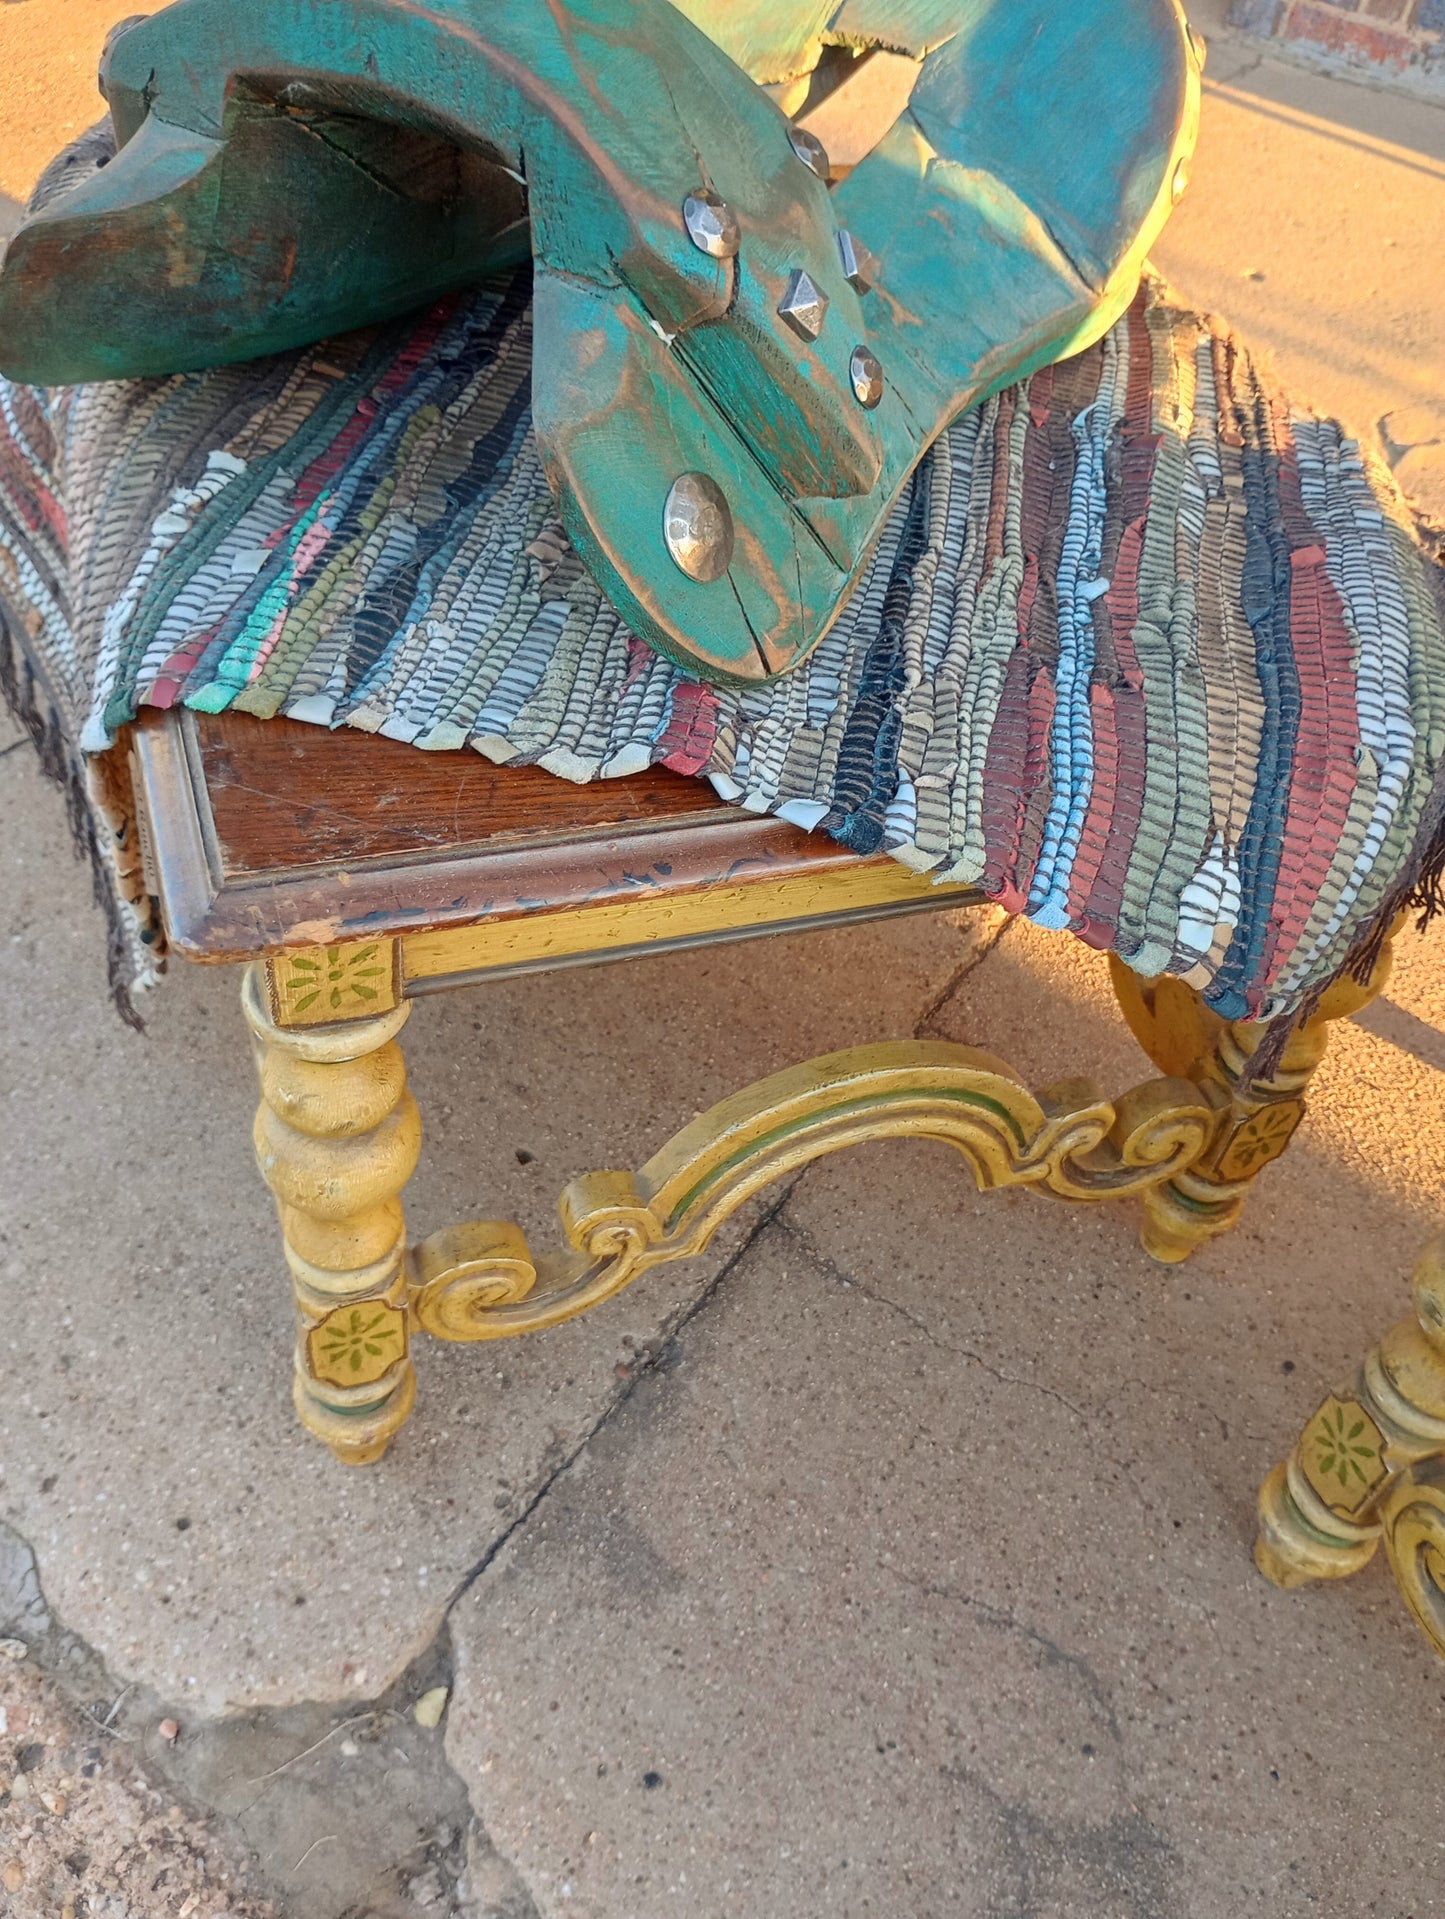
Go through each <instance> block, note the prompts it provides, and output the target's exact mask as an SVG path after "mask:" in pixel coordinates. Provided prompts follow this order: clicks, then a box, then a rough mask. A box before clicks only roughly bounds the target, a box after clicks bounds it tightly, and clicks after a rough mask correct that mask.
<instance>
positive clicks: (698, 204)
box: [682, 187, 742, 260]
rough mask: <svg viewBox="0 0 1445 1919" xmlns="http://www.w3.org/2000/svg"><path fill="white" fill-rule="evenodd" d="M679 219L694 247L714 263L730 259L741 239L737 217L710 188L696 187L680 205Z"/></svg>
mask: <svg viewBox="0 0 1445 1919" xmlns="http://www.w3.org/2000/svg"><path fill="white" fill-rule="evenodd" d="M682 217H683V222H684V224H685V225H686V227H687V232H688V238H689V239H690V240H691V241H692V243H693V245H694V246H695V247H697V248H698V249H699V250H700V251H701V252H703V253H710V254H711V255H712V257H713V259H714V260H731V259H732V257H733V255H734V254H735V253H736V252H737V250H738V244H739V242H740V240H741V238H742V235H741V233H740V231H739V228H738V216H737V215H736V214H735V213H734V212H733V210H732V208H731V207H730V206H729V205H728V203H727V201H726V200H724V199H723V198H722V196H721V195H720V194H717V193H714V192H713V190H712V188H711V187H699V188H698V190H697V192H696V193H690V194H689V195H688V196H687V198H686V199H685V200H684V201H683V203H682Z"/></svg>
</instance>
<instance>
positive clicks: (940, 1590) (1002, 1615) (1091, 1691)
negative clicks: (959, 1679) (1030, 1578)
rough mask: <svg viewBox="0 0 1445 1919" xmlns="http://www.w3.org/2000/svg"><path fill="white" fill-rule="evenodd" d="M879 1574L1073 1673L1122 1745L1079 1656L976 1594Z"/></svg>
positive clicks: (1105, 1698) (889, 1568)
mask: <svg viewBox="0 0 1445 1919" xmlns="http://www.w3.org/2000/svg"><path fill="white" fill-rule="evenodd" d="M883 1570H884V1571H885V1572H886V1573H887V1574H888V1576H889V1578H890V1579H894V1580H896V1581H897V1582H898V1584H899V1585H900V1586H907V1587H908V1588H909V1589H910V1590H911V1591H913V1592H917V1593H919V1594H921V1595H922V1596H923V1597H924V1598H925V1599H941V1600H943V1601H944V1602H945V1604H947V1605H950V1606H962V1607H965V1608H966V1609H967V1610H968V1611H970V1612H972V1613H974V1614H976V1615H977V1617H978V1618H979V1619H981V1620H982V1621H983V1623H984V1625H986V1626H994V1627H997V1628H998V1629H999V1630H1000V1631H1001V1632H1011V1633H1017V1634H1018V1636H1019V1637H1020V1638H1022V1639H1026V1640H1028V1642H1029V1643H1030V1645H1033V1646H1036V1647H1037V1648H1038V1650H1039V1652H1040V1653H1041V1654H1042V1655H1043V1659H1044V1663H1045V1664H1046V1665H1049V1666H1058V1667H1062V1668H1064V1669H1065V1670H1067V1671H1069V1672H1073V1673H1077V1674H1078V1676H1079V1678H1080V1680H1081V1681H1082V1682H1083V1686H1084V1690H1085V1692H1086V1693H1087V1694H1088V1695H1089V1697H1090V1699H1091V1700H1092V1701H1093V1702H1094V1706H1095V1708H1096V1710H1097V1713H1098V1716H1099V1719H1100V1720H1101V1722H1102V1723H1103V1725H1104V1726H1105V1727H1106V1728H1107V1730H1108V1733H1109V1736H1110V1738H1111V1739H1114V1740H1115V1741H1117V1742H1119V1743H1120V1744H1122V1742H1123V1738H1124V1734H1123V1729H1122V1727H1121V1726H1120V1724H1119V1716H1118V1714H1117V1713H1116V1712H1115V1710H1114V1702H1113V1699H1112V1698H1111V1697H1110V1694H1109V1689H1108V1687H1107V1686H1106V1685H1105V1684H1104V1682H1103V1680H1102V1679H1101V1678H1100V1677H1099V1675H1098V1674H1097V1673H1096V1672H1095V1671H1094V1668H1093V1665H1092V1664H1091V1663H1090V1661H1089V1660H1088V1659H1086V1658H1085V1657H1084V1655H1083V1654H1082V1653H1077V1652H1067V1651H1066V1650H1065V1649H1064V1648H1063V1647H1062V1646H1061V1645H1059V1643H1058V1641H1057V1640H1055V1639H1051V1638H1050V1637H1049V1635H1048V1634H1047V1633H1045V1632H1041V1631H1040V1630H1039V1629H1038V1627H1037V1626H1030V1625H1029V1624H1028V1623H1027V1622H1026V1621H1025V1620H1022V1619H1020V1618H1019V1617H1018V1615H1017V1613H1013V1612H1010V1611H1009V1610H1008V1609H1007V1608H1006V1607H1003V1606H995V1605H994V1604H993V1603H992V1601H990V1600H987V1599H980V1598H979V1596H978V1595H977V1593H965V1592H958V1591H956V1590H955V1589H954V1588H953V1587H951V1586H942V1585H939V1584H938V1583H937V1582H936V1581H934V1580H927V1579H914V1578H910V1577H909V1575H908V1574H907V1573H906V1572H901V1571H900V1570H899V1569H898V1567H896V1566H894V1565H885V1566H884V1568H883Z"/></svg>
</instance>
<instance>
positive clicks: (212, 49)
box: [0, 0, 1198, 681]
mask: <svg viewBox="0 0 1445 1919" xmlns="http://www.w3.org/2000/svg"><path fill="white" fill-rule="evenodd" d="M829 48H835V49H842V50H843V51H842V53H841V54H837V55H832V56H829V55H827V54H826V51H825V50H826V49H829ZM874 49H880V50H886V52H887V53H888V54H889V55H892V56H898V55H902V56H904V57H905V58H906V59H909V60H911V61H913V62H915V63H916V77H915V78H914V81H913V85H912V88H911V95H910V96H909V97H908V99H907V104H906V105H905V106H904V108H903V110H902V111H901V112H900V113H899V114H898V116H897V118H896V120H895V121H894V122H893V124H892V125H891V126H890V127H889V128H888V129H887V130H886V131H885V132H884V133H883V135H882V137H881V138H880V139H879V140H878V141H877V143H876V145H874V146H873V148H872V150H871V151H870V152H869V153H868V154H867V156H866V157H865V158H863V159H862V160H861V162H860V163H859V164H858V165H856V166H854V167H853V168H852V170H851V171H850V172H848V174H847V177H846V178H844V179H842V180H841V181H839V182H837V183H836V184H833V185H831V186H830V181H829V166H828V160H827V156H826V154H825V153H824V152H823V150H822V147H821V144H820V142H819V140H818V139H817V138H816V137H815V136H814V135H812V134H810V133H809V132H808V131H807V129H806V127H803V126H799V125H798V124H797V122H796V121H790V120H789V119H787V118H786V117H785V116H784V113H783V112H782V111H781V109H780V107H779V105H778V104H777V103H776V101H775V99H774V98H773V97H770V95H769V93H768V92H767V91H765V90H764V87H765V86H775V87H778V88H780V89H782V90H785V92H784V99H785V104H791V103H792V101H791V98H790V97H789V96H792V97H796V96H798V94H799V92H800V90H806V89H807V86H808V79H809V75H810V74H813V73H814V72H815V69H817V68H818V67H819V62H820V59H821V60H824V61H825V63H826V60H827V59H828V58H832V59H833V60H834V61H835V63H836V61H837V59H839V58H841V59H843V60H844V61H845V62H846V61H847V60H849V59H850V58H852V59H862V58H866V56H867V55H868V54H869V53H870V52H871V51H872V50H874ZM102 85H103V90H104V92H105V94H106V97H107V100H108V102H109V105H110V111H111V117H112V120H113V122H114V127H115V133H116V140H117V144H118V149H119V150H118V152H117V155H116V157H115V159H114V160H113V161H112V162H111V163H110V164H109V165H108V166H107V167H106V168H105V169H104V170H103V171H101V172H99V173H97V174H95V175H93V176H92V177H91V178H89V179H87V180H86V181H84V182H83V183H82V184H81V185H79V186H77V187H76V188H75V189H74V190H72V191H71V192H69V193H67V194H64V195H62V196H61V197H59V198H58V199H55V200H52V201H51V202H50V203H48V204H47V205H46V206H44V207H43V208H42V209H41V210H40V211H38V212H37V213H36V214H34V215H33V216H32V217H31V218H30V219H29V220H28V221H27V223H26V224H25V225H24V226H22V228H21V229H20V231H19V233H18V234H17V235H16V236H15V238H14V240H13V241H12V243H11V246H10V249H9V252H8V254H7V255H6V257H5V260H4V265H3V269H0V371H3V372H4V373H6V374H7V375H8V376H9V377H10V378H12V379H16V380H21V381H27V382H34V383H38V384H47V385H53V384H64V383H69V382H73V381H81V380H102V379H116V378H130V377H134V376H138V375H151V374H165V373H173V372H178V371H185V370H189V369H193V368H198V367H204V366H209V365H215V364H218V363H223V362H229V361H237V360H245V359H250V358H253V357H256V356H259V355H263V354H268V353H275V352H279V351H282V350H284V349H289V348H294V347H297V346H300V345H303V344H306V343H309V342H311V341H314V340H317V339H319V338H322V337H324V336H325V335H327V334H329V333H333V332H337V331H340V330H343V329H345V328H349V327H356V326H359V325H363V324H369V323H372V322H376V321H381V320H386V319H389V318H391V317H393V316H395V315H397V314H400V313H403V312H405V311H407V310H408V309H410V308H413V307H416V306H419V305H421V304H423V303H425V302H427V301H429V300H431V299H434V298H435V297H437V296H438V295H440V294H443V293H446V292H449V291H452V290H454V289H456V288H459V287H462V286H465V285H467V284H469V283H472V282H475V281H476V280H477V279H479V278H481V277H482V276H484V275H486V274H488V273H492V272H495V271H497V270H498V269H500V268H503V267H505V266H508V265H511V264H514V263H516V262H518V261H519V260H524V259H525V258H526V256H527V255H528V254H529V253H530V254H531V256H532V258H533V260H534V262H535V309H534V310H535V327H536V334H535V373H534V395H533V403H534V410H535V423H536V431H537V439H538V445H539V447H540V450H541V454H542V458H543V460H544V462H545V464H546V469H547V474H548V478H549V480H550V482H551V485H552V488H553V490H554V492H555V494H556V497H557V500H558V502H559V507H560V511H561V514H562V518H563V521H564V523H565V525H566V527H567V530H568V532H569V534H570V535H571V537H572V539H573V540H574V542H575V543H576V545H577V547H578V550H579V551H580V553H581V554H582V556H583V558H584V560H585V561H586V563H587V564H588V566H589V567H590V569H591V571H592V572H593V574H594V575H595V576H596V578H597V579H598V581H599V582H600V583H601V585H602V586H603V588H604V589H605V590H606V592H607V593H608V595H609V596H610V598H611V599H612V600H613V602H614V603H615V604H616V605H617V607H618V608H619V609H620V610H621V612H622V613H623V615H624V617H625V618H626V619H627V620H628V622H629V623H630V624H631V626H632V627H633V628H634V630H635V631H636V632H638V633H639V634H641V635H642V636H643V637H644V638H645V639H647V640H648V641H650V642H651V644H652V645H654V646H655V647H657V648H659V649H660V650H661V651H662V652H664V653H666V654H668V655H669V656H670V657H672V658H673V659H675V660H677V661H679V662H680V663H681V664H683V665H684V666H688V667H691V668H692V669H693V670H695V671H697V672H699V673H701V674H703V675H705V676H707V677H709V678H713V679H720V680H732V681H760V680H766V679H769V678H772V677H773V676H775V675H776V674H779V673H781V672H783V671H785V670H786V669H787V668H788V667H790V666H792V665H793V664H795V663H796V662H797V661H798V660H800V659H801V658H803V657H804V655H806V654H807V653H808V651H809V650H810V649H811V648H812V647H813V646H814V645H816V643H817V641H818V640H819V639H820V638H821V637H822V635H823V633H824V632H826V630H827V628H828V626H829V625H830V623H831V621H832V620H833V618H834V617H835V615H836V613H837V611H838V610H839V608H840V606H841V605H842V604H843V603H844V601H845V600H846V598H847V595H848V593H849V591H850V589H851V587H852V585H853V583H854V581H855V580H856V578H857V576H858V573H859V570H860V568H861V567H862V565H863V562H864V561H865V559H866V558H867V556H868V554H869V552H870V550H871V547H872V545H873V543H874V541H875V539H876V537H877V535H878V534H879V532H880V530H881V528H882V526H883V523H884V521H885V519H886V517H887V514H888V511H889V509H890V507H891V506H892V505H893V503H894V501H895V499H896V498H897V495H898V493H899V491H900V489H901V488H902V486H903V484H904V482H905V481H906V479H907V477H908V474H909V473H910V471H911V470H912V468H913V466H914V463H915V462H916V461H917V459H918V458H919V455H920V454H921V453H922V452H923V451H924V449H925V448H926V447H927V445H928V444H929V442H930V441H931V440H932V439H933V438H934V436H935V435H936V434H937V433H938V432H939V431H940V430H941V429H942V428H943V427H944V426H945V425H946V424H947V423H948V421H949V420H950V419H951V418H953V417H954V415H956V414H957V413H958V412H960V411H961V410H962V409H963V408H965V407H967V406H970V405H972V404H974V403H976V402H977V401H978V400H980V399H982V398H983V397H984V396H985V395H986V394H988V393H989V392H992V391H994V390H995V389H996V388H998V387H999V386H1001V385H1003V384H1005V383H1006V382H1008V381H1011V380H1014V379H1016V378H1018V377H1020V376H1021V375H1022V374H1024V373H1026V372H1028V371H1031V370H1032V369H1033V368H1035V367H1037V366H1040V365H1043V364H1046V363H1047V362H1049V361H1051V360H1055V359H1058V358H1061V357H1062V356H1064V355H1065V354H1068V353H1071V352H1074V351H1076V350H1078V349H1079V348H1081V347H1083V346H1084V345H1086V344H1088V343H1089V342H1090V341H1092V340H1093V339H1095V338H1097V337H1098V336H1099V334H1101V333H1102V332H1103V331H1104V330H1105V329H1106V328H1107V327H1108V326H1109V325H1111V324H1112V323H1113V321H1114V320H1115V319H1116V318H1117V317H1118V315H1119V313H1120V312H1121V311H1122V310H1123V308H1124V307H1125V306H1126V305H1127V303H1128V301H1129V300H1130V298H1131V297H1132V295H1133V293H1134V290H1135V287H1136V285H1137V282H1138V278H1139V273H1140V270H1141V268H1142V264H1143V260H1144V255H1145V251H1146V249H1147V247H1148V246H1149V245H1150V244H1151V242H1152V241H1153V239H1154V237H1155V235H1156V234H1157V233H1158V231H1159V229H1160V227H1161V226H1162V225H1163V223H1164V221H1165V219H1166V218H1167V216H1168V213H1169V211H1170V208H1171V206H1172V204H1173V202H1174V200H1175V199H1177V197H1178V195H1179V193H1180V191H1182V187H1183V181H1184V175H1185V169H1186V167H1187V163H1188V156H1189V153H1190V151H1191V149H1192V144H1193V139H1194V132H1195V127H1196V123H1197V115H1198V60H1197V57H1196V53H1195V49H1194V44H1193V42H1192V40H1191V39H1190V37H1189V35H1188V30H1187V28H1186V26H1185V24H1184V20H1183V15H1182V13H1181V12H1180V10H1179V6H1178V4H1177V0H1067V4H1066V3H1065V0H767V4H763V0H681V3H680V5H679V6H673V5H670V4H668V0H244V3H242V0H178V4H176V5H173V6H171V7H168V8H167V9H166V10H165V11H164V12H162V13H159V14H156V15H153V16H151V17H150V18H148V19H142V20H140V21H138V22H135V23H131V24H128V25H127V26H126V28H125V29H124V30H123V31H121V32H119V33H118V34H117V35H115V36H114V37H113V39H112V42H111V44H110V45H109V47H108V49H107V54H106V59H105V63H104V67H103V72H102ZM795 110H796V109H795Z"/></svg>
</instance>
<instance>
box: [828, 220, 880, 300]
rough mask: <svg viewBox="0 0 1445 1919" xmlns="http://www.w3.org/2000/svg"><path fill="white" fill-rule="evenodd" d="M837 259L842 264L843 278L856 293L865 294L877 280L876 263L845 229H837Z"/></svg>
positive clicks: (859, 241) (861, 243)
mask: <svg viewBox="0 0 1445 1919" xmlns="http://www.w3.org/2000/svg"><path fill="white" fill-rule="evenodd" d="M838 258H839V259H840V260H841V261H842V262H843V278H844V279H845V280H846V281H847V282H848V284H849V286H850V287H852V288H853V290H854V291H855V292H856V293H866V292H867V291H868V289H869V288H870V287H871V286H872V284H873V282H874V281H875V280H876V279H877V278H878V262H877V261H876V260H875V259H874V258H873V255H872V254H871V253H870V252H869V251H868V249H867V247H865V246H864V244H863V242H862V241H861V240H855V239H854V238H853V236H852V234H851V233H850V232H849V231H848V229H847V227H839V229H838Z"/></svg>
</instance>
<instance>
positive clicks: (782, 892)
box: [401, 860, 978, 984]
mask: <svg viewBox="0 0 1445 1919" xmlns="http://www.w3.org/2000/svg"><path fill="white" fill-rule="evenodd" d="M946 897H947V898H952V897H958V898H959V899H976V898H977V897H978V895H977V892H976V891H975V889H974V888H972V887H968V886H955V885H938V886H935V885H934V884H933V883H932V881H930V880H929V879H927V878H926V877H925V876H923V875H920V874H917V873H910V872H908V871H907V869H906V868H904V867H902V866H900V865H899V864H898V863H897V861H895V860H879V861H877V862H872V861H870V862H868V863H867V864H866V865H859V866H849V867H844V868H841V869H839V868H833V869H831V870H830V871H828V872H825V873H816V874H814V873H797V874H793V875H791V876H790V877H789V878H787V879H783V880H776V879H774V880H769V879H757V880H751V881H741V882H738V883H735V884H732V885H727V886H706V887H701V888H699V889H698V891H697V892H694V893H675V894H672V895H664V896H663V897H661V898H657V899H653V898H650V897H648V896H647V895H646V894H641V895H636V894H635V895H633V896H632V897H631V898H629V899H625V900H608V901H605V902H603V903H602V904H599V905H597V906H586V907H577V908H573V909H570V910H568V911H564V912H557V913H530V914H527V915H525V916H523V917H522V918H519V919H510V920H497V921H492V922H490V923H487V922H483V923H482V924H481V925H479V926H456V927H446V928H442V929H439V930H437V931H436V932H428V933H412V934H409V935H406V936H404V937H403V939H402V943H401V944H402V978H403V980H404V981H405V982H407V983H408V984H409V983H411V982H413V981H416V980H425V979H439V978H442V977H444V976H445V975H446V974H449V973H476V972H486V971H489V970H491V969H492V968H495V967H503V966H525V965H529V964H533V963H535V962H537V961H539V960H559V959H566V958H572V957H575V956H576V955H578V954H581V953H606V952H611V951H614V950H615V949H616V948H618V947H623V946H643V945H646V944H648V943H649V942H651V941H653V940H687V939H698V938H702V937H705V936H706V935H707V934H709V933H724V932H735V931H741V930H743V929H745V928H748V927H757V926H768V925H772V924H775V923H777V922H780V921H788V920H807V919H814V918H826V917H827V916H829V915H831V914H835V913H850V912H857V911H859V910H860V909H866V908H868V907H872V906H893V905H901V904H912V903H914V902H916V901H919V900H925V899H939V900H942V899H944V898H946Z"/></svg>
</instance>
